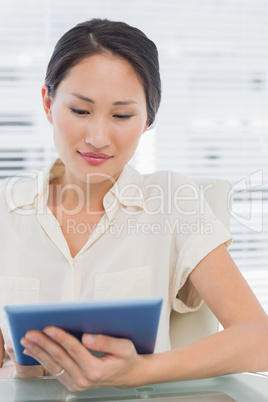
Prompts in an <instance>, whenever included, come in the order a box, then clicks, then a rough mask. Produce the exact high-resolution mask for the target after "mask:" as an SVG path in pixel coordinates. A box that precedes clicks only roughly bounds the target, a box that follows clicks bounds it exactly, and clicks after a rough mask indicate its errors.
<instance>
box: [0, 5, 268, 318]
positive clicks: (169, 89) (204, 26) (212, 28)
mask: <svg viewBox="0 0 268 402" xmlns="http://www.w3.org/2000/svg"><path fill="white" fill-rule="evenodd" d="M0 5H1V11H0V178H4V177H7V176H10V175H13V174H15V173H16V172H17V171H18V170H25V171H26V170H27V171H29V170H30V171H31V170H36V169H40V168H42V167H43V166H44V165H46V164H47V163H49V162H50V161H51V160H53V159H54V158H55V156H56V154H55V151H54V148H53V143H52V134H51V129H50V127H49V125H48V123H46V121H45V118H44V113H43V111H42V107H41V96H40V87H41V85H42V84H43V80H44V74H45V69H46V65H47V62H48V60H49V57H50V54H51V52H52V50H53V47H54V45H55V42H56V41H57V40H58V39H59V37H60V36H61V35H62V34H63V33H64V32H65V31H66V30H67V29H69V28H71V27H72V26H73V25H75V24H76V23H78V22H81V21H84V20H86V19H90V18H93V17H101V18H110V19H114V20H122V21H125V22H128V23H130V24H132V25H135V26H137V27H139V28H141V29H142V30H143V31H144V32H145V33H146V34H147V35H148V36H149V37H150V38H151V39H153V40H154V41H155V42H156V44H157V45H158V48H159V54H160V63H161V73H162V81H163V102H162V105H161V109H160V112H159V116H158V119H157V125H156V128H155V129H154V130H152V131H150V132H149V133H148V134H146V135H144V136H143V139H142V142H141V145H140V147H139V149H138V152H137V155H136V156H135V157H134V158H133V161H132V163H133V164H134V165H135V166H136V167H137V168H138V169H140V170H141V171H143V172H150V171H152V170H155V169H172V170H177V171H181V172H183V173H186V174H189V175H191V176H196V177H197V176H206V177H209V176H211V177H221V178H226V179H229V180H230V181H231V182H232V183H233V186H234V205H233V219H232V233H233V236H234V242H233V245H232V247H231V253H232V255H233V257H234V259H235V260H236V262H237V264H238V266H239V267H240V269H241V270H242V272H243V274H244V275H245V277H246V278H247V279H248V281H249V283H250V285H251V286H252V287H253V289H254V291H255V293H256V294H257V296H258V298H259V300H260V301H261V303H262V304H263V306H264V308H265V309H266V311H267V312H268V292H267V289H268V269H267V265H268V243H267V240H268V178H267V169H268V142H267V138H268V92H267V91H268V89H267V75H268V47H267V41H268V2H267V1H266V0H204V1H200V0H165V1H163V0H136V1H125V0H106V1H105V0H75V1H70V0H54V1H52V0H24V1H20V0H2V1H1V0H0Z"/></svg>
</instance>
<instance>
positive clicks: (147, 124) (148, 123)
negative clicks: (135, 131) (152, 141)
mask: <svg viewBox="0 0 268 402" xmlns="http://www.w3.org/2000/svg"><path fill="white" fill-rule="evenodd" d="M149 126H150V119H149V117H148V119H147V120H146V123H145V126H144V128H143V131H142V134H144V133H145V132H146V131H147V130H148V127H149Z"/></svg>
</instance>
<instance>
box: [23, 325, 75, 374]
mask: <svg viewBox="0 0 268 402" xmlns="http://www.w3.org/2000/svg"><path fill="white" fill-rule="evenodd" d="M21 343H22V345H23V346H24V347H25V351H24V353H25V354H27V355H31V356H33V355H34V356H33V357H34V358H36V359H37V360H38V361H39V362H40V363H41V364H42V365H43V366H44V367H45V368H46V369H47V370H48V371H49V372H50V373H51V374H52V375H54V374H56V373H58V372H60V371H61V370H62V368H63V367H64V368H65V370H66V371H68V372H72V371H74V370H75V369H77V365H76V364H75V362H74V361H73V359H72V358H71V356H69V354H68V353H67V352H66V350H64V348H63V347H62V346H61V345H59V344H58V343H57V342H55V341H54V340H52V339H51V338H50V337H48V336H47V335H45V334H44V333H42V332H41V331H29V332H27V334H26V335H25V338H23V339H22V340H21Z"/></svg>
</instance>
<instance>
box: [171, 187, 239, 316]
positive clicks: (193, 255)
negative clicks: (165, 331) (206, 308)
mask: <svg viewBox="0 0 268 402" xmlns="http://www.w3.org/2000/svg"><path fill="white" fill-rule="evenodd" d="M193 189H195V197H194V196H193ZM176 213H177V219H178V220H179V222H180V225H179V228H180V230H179V231H177V233H176V236H175V244H176V249H177V261H176V266H175V272H174V276H173V286H172V288H173V289H172V295H171V297H172V300H171V303H172V308H173V309H174V310H176V311H178V312H180V313H186V312H189V311H195V310H197V309H198V308H199V307H200V306H201V305H202V303H203V300H202V299H201V297H200V295H199V293H198V292H197V290H196V289H195V287H194V286H193V285H192V284H191V282H190V281H188V282H187V284H186V281H187V278H188V276H189V274H190V273H191V272H192V271H193V270H194V268H195V267H196V266H197V264H198V263H199V262H200V261H201V260H202V259H203V258H204V257H205V256H206V255H208V254H209V253H210V252H211V251H212V250H214V249H215V248H217V247H218V246H219V245H221V244H225V245H226V246H227V247H229V246H230V244H231V242H232V236H231V234H230V232H229V231H228V230H227V229H226V227H225V226H224V225H223V223H222V222H221V221H220V220H219V219H217V218H216V217H215V216H214V214H213V212H212V210H211V208H210V206H209V205H208V203H207V202H206V201H205V199H204V197H203V195H201V194H200V192H199V189H198V187H197V186H196V184H195V183H194V182H190V183H189V186H186V185H184V193H183V197H180V206H179V208H177V211H176ZM185 284H186V286H185V291H184V292H182V294H183V297H182V298H181V299H179V298H178V293H179V291H180V289H182V287H183V286H184V285H185ZM182 299H183V300H182Z"/></svg>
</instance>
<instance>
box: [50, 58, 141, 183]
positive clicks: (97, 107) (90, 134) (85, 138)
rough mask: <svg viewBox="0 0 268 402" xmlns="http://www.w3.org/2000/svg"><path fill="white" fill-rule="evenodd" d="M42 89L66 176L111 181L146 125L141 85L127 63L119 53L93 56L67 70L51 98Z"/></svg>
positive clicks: (73, 179) (130, 155) (120, 168)
mask: <svg viewBox="0 0 268 402" xmlns="http://www.w3.org/2000/svg"><path fill="white" fill-rule="evenodd" d="M47 90H48V88H47V86H46V85H45V86H44V87H43V89H42V94H43V103H44V109H45V111H46V114H47V118H48V120H49V122H50V123H52V124H53V132H54V141H55V146H56V149H57V152H58V154H59V156H60V157H61V159H62V160H63V162H64V164H65V180H66V181H67V182H71V183H74V182H76V183H79V182H81V181H82V182H87V183H88V182H90V183H99V182H103V181H105V180H106V179H108V181H109V180H110V183H111V186H112V184H113V183H112V182H111V181H114V179H117V178H118V176H119V175H120V173H121V171H122V169H123V167H124V166H125V164H126V163H127V162H128V161H129V160H130V159H131V157H132V155H133V154H134V152H135V150H136V148H137V145H138V143H139V140H140V137H141V135H142V134H143V133H144V132H145V131H146V130H147V128H148V125H149V120H148V115H147V105H146V97H145V92H144V88H143V86H142V84H141V82H140V81H139V78H138V77H137V75H136V73H135V71H134V69H133V68H132V66H131V65H130V64H129V63H128V62H127V61H126V60H124V59H122V58H120V57H116V56H113V55H94V56H91V57H89V58H87V59H85V60H84V61H82V62H81V63H79V64H77V65H76V66H74V67H73V68H72V69H71V70H70V71H69V73H68V74H67V76H66V78H65V79H64V80H63V81H62V82H61V83H60V84H59V86H58V88H57V91H56V95H55V96H54V97H53V99H52V100H51V98H50V97H49V96H48V91H47ZM109 177H111V179H109ZM80 184H81V183H80Z"/></svg>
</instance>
